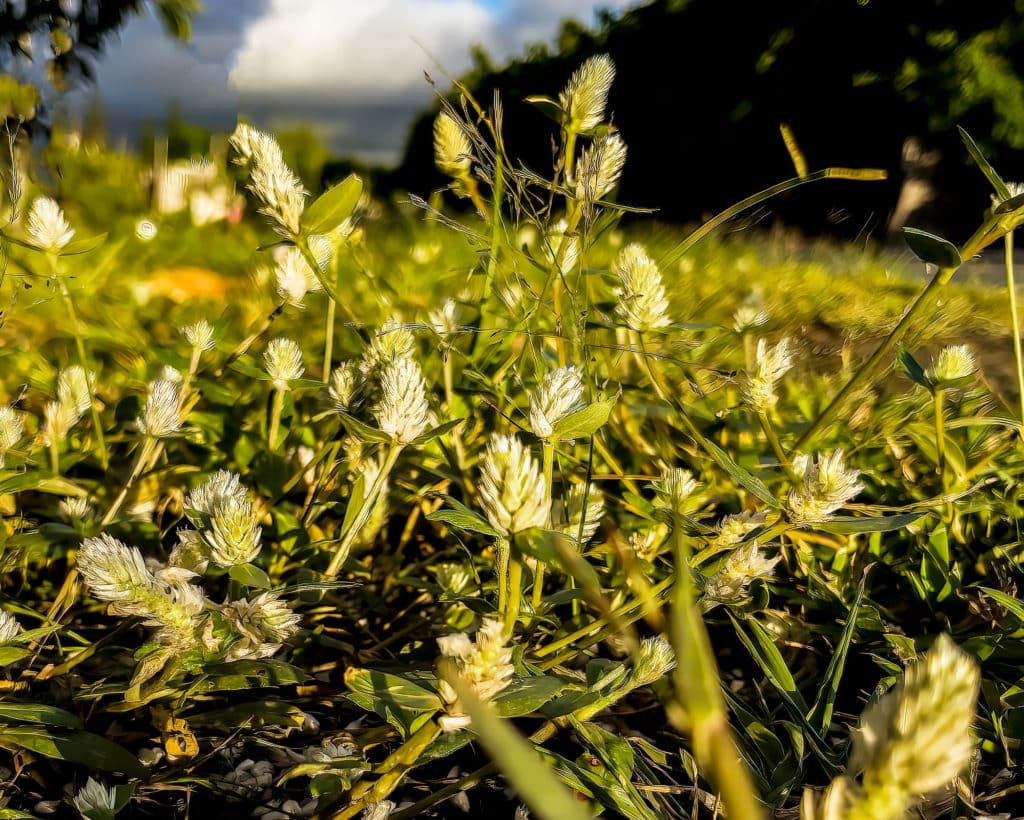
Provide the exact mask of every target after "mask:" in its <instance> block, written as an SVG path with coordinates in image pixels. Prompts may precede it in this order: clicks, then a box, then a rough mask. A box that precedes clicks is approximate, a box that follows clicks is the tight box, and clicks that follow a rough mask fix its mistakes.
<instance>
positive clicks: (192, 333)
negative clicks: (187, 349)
mask: <svg viewBox="0 0 1024 820" xmlns="http://www.w3.org/2000/svg"><path fill="white" fill-rule="evenodd" d="M181 335H182V336H184V337H185V341H186V342H188V343H189V345H190V346H191V347H192V348H193V349H195V350H201V351H207V350H210V349H211V348H212V347H213V346H214V345H215V344H216V340H215V339H214V338H213V325H211V324H210V323H209V322H208V321H206V319H200V320H199V321H198V322H195V323H194V324H191V325H186V326H185V327H183V328H181Z"/></svg>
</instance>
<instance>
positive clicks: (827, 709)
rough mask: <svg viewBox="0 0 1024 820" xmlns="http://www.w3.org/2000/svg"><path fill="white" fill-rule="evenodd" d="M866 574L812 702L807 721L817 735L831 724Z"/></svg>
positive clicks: (855, 626)
mask: <svg viewBox="0 0 1024 820" xmlns="http://www.w3.org/2000/svg"><path fill="white" fill-rule="evenodd" d="M866 579H867V573H865V575H864V577H863V578H861V581H860V587H859V588H858V589H857V598H856V600H855V601H854V602H853V606H852V607H850V613H849V615H847V617H846V626H845V627H844V628H843V634H842V635H841V636H840V638H839V643H838V644H837V645H836V646H835V647H834V648H833V650H832V658H831V660H830V661H829V662H828V669H827V670H826V671H825V678H824V681H823V684H822V687H821V689H820V690H819V691H818V697H817V698H815V700H814V707H813V708H812V709H811V713H810V715H808V716H807V719H808V720H809V721H810V722H811V725H813V726H814V728H815V729H817V730H818V734H821V735H824V734H825V732H826V731H827V730H828V727H829V724H830V723H831V722H832V710H833V708H834V706H835V702H836V695H837V694H838V692H839V681H840V679H841V678H842V677H843V669H844V668H845V666H846V656H847V655H848V654H849V651H850V642H851V641H852V640H853V633H854V632H855V631H856V629H857V615H858V613H859V612H860V605H861V602H862V601H863V600H864V586H865V581H866Z"/></svg>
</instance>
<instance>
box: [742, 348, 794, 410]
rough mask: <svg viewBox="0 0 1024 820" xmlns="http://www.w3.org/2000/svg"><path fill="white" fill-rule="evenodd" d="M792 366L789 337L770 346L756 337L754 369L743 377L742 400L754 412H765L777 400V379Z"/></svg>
mask: <svg viewBox="0 0 1024 820" xmlns="http://www.w3.org/2000/svg"><path fill="white" fill-rule="evenodd" d="M792 367H793V353H792V351H791V350H790V343H789V339H783V340H782V341H780V342H779V343H778V344H776V345H773V346H772V347H768V344H767V342H765V340H764V339H758V340H757V356H756V361H755V364H754V370H753V372H751V373H747V374H746V376H745V378H744V379H743V401H744V402H746V404H747V406H748V407H750V409H751V410H753V411H754V412H755V413H767V412H768V411H769V410H771V409H772V408H773V407H774V406H775V404H776V402H777V401H778V396H777V395H776V394H775V387H776V385H777V384H778V382H779V379H781V378H782V377H783V376H784V375H785V374H786V373H787V372H788V371H789V370H790V368H792Z"/></svg>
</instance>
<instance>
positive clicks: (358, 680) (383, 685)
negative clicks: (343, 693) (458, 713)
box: [345, 669, 442, 737]
mask: <svg viewBox="0 0 1024 820" xmlns="http://www.w3.org/2000/svg"><path fill="white" fill-rule="evenodd" d="M345 685H346V686H347V687H348V688H349V692H350V693H349V695H348V699H349V700H351V701H352V702H353V703H354V704H356V705H357V706H359V707H360V708H361V709H365V710H366V711H368V712H374V713H375V714H377V715H379V716H380V717H382V718H383V719H384V720H386V721H387V722H388V723H390V724H391V725H392V726H394V727H395V728H397V729H399V730H401V731H402V732H404V733H405V735H406V736H407V737H408V736H410V735H412V734H413V732H415V731H416V729H417V728H418V727H419V726H422V725H423V724H424V723H425V721H427V720H429V719H430V718H431V717H432V716H433V715H434V714H435V713H436V712H437V711H438V710H439V709H440V708H441V706H442V704H441V699H440V698H439V697H438V696H437V694H436V693H434V692H431V691H430V690H429V689H424V688H423V687H422V686H419V685H417V684H415V683H413V682H412V681H408V680H406V679H405V678H400V677H398V676H397V675H390V674H388V673H387V672H379V671H377V670H374V669H349V670H348V671H347V672H346V673H345Z"/></svg>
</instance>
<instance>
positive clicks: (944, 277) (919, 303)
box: [792, 217, 1005, 453]
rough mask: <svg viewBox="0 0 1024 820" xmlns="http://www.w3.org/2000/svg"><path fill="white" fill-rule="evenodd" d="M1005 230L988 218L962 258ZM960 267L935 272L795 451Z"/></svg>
mask: <svg viewBox="0 0 1024 820" xmlns="http://www.w3.org/2000/svg"><path fill="white" fill-rule="evenodd" d="M1003 231H1005V228H1003V227H1001V226H1000V225H999V223H998V220H997V219H995V218H991V217H990V218H989V219H986V220H985V222H984V223H983V224H982V226H981V227H980V228H978V230H977V231H975V233H974V235H973V236H972V237H971V238H970V239H968V240H967V242H966V243H965V244H964V247H963V249H962V250H961V251H960V258H961V259H970V258H971V257H972V256H974V255H975V254H976V253H978V252H979V251H981V250H982V249H983V248H985V247H986V246H987V245H989V244H991V243H992V242H993V241H995V240H996V239H998V238H999V236H1000V234H1001V233H1002V232H1003ZM959 269H960V265H953V266H950V267H943V268H939V269H938V270H937V271H936V272H935V275H934V276H933V277H932V279H931V281H930V282H929V283H928V285H927V286H926V287H925V289H924V290H922V291H921V293H920V294H918V296H917V298H916V299H915V300H914V301H913V303H912V304H911V305H910V307H909V308H908V309H907V311H906V312H905V313H904V314H903V317H902V318H901V319H900V320H899V322H897V324H896V327H894V328H893V329H892V332H890V333H889V335H888V336H887V337H886V338H885V341H883V342H882V344H881V345H879V347H878V349H877V350H876V351H875V352H874V353H873V354H872V355H871V358H869V359H868V360H867V361H866V362H864V364H862V365H861V366H860V368H858V370H857V372H856V373H855V374H854V375H853V378H851V379H850V380H849V381H848V382H847V383H846V385H845V386H844V387H843V389H842V390H840V391H839V393H838V394H836V397H835V398H834V399H832V401H831V402H830V403H829V404H828V406H827V407H826V408H825V409H824V410H823V411H822V412H821V414H820V415H819V416H818V417H817V418H816V419H815V420H814V422H813V423H812V424H811V426H810V427H808V428H807V429H806V430H805V431H804V432H803V435H801V436H800V438H799V439H798V440H797V442H796V444H794V445H793V449H792V452H794V453H798V452H801V451H802V450H803V449H804V447H805V446H806V445H807V444H809V443H810V442H811V441H812V440H813V439H814V437H815V436H816V435H817V434H818V433H819V432H820V431H821V429H822V428H823V427H824V426H825V425H826V424H828V423H829V422H831V421H832V419H833V418H834V417H835V416H836V414H837V413H838V412H839V410H841V409H842V407H843V404H844V403H845V402H846V400H847V399H848V398H850V396H851V395H853V394H854V393H855V392H856V391H857V390H859V389H860V388H861V387H863V386H864V384H865V383H866V382H867V381H868V380H869V379H870V378H871V377H872V376H874V375H875V374H876V373H877V372H878V370H879V368H880V367H881V366H882V364H883V363H888V362H890V361H891V360H892V353H893V350H895V348H896V344H897V343H898V342H899V340H900V338H902V336H903V333H904V332H905V331H906V330H907V328H908V327H909V326H910V325H911V323H913V321H914V320H915V319H917V318H918V317H919V316H920V315H921V314H922V313H923V312H924V310H925V308H927V307H928V306H929V305H930V304H931V302H932V300H933V298H934V297H935V296H936V295H937V294H938V292H939V291H940V290H942V288H944V287H945V286H946V285H947V284H948V283H949V280H950V279H952V278H953V274H955V273H956V272H957V271H958V270H959Z"/></svg>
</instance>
